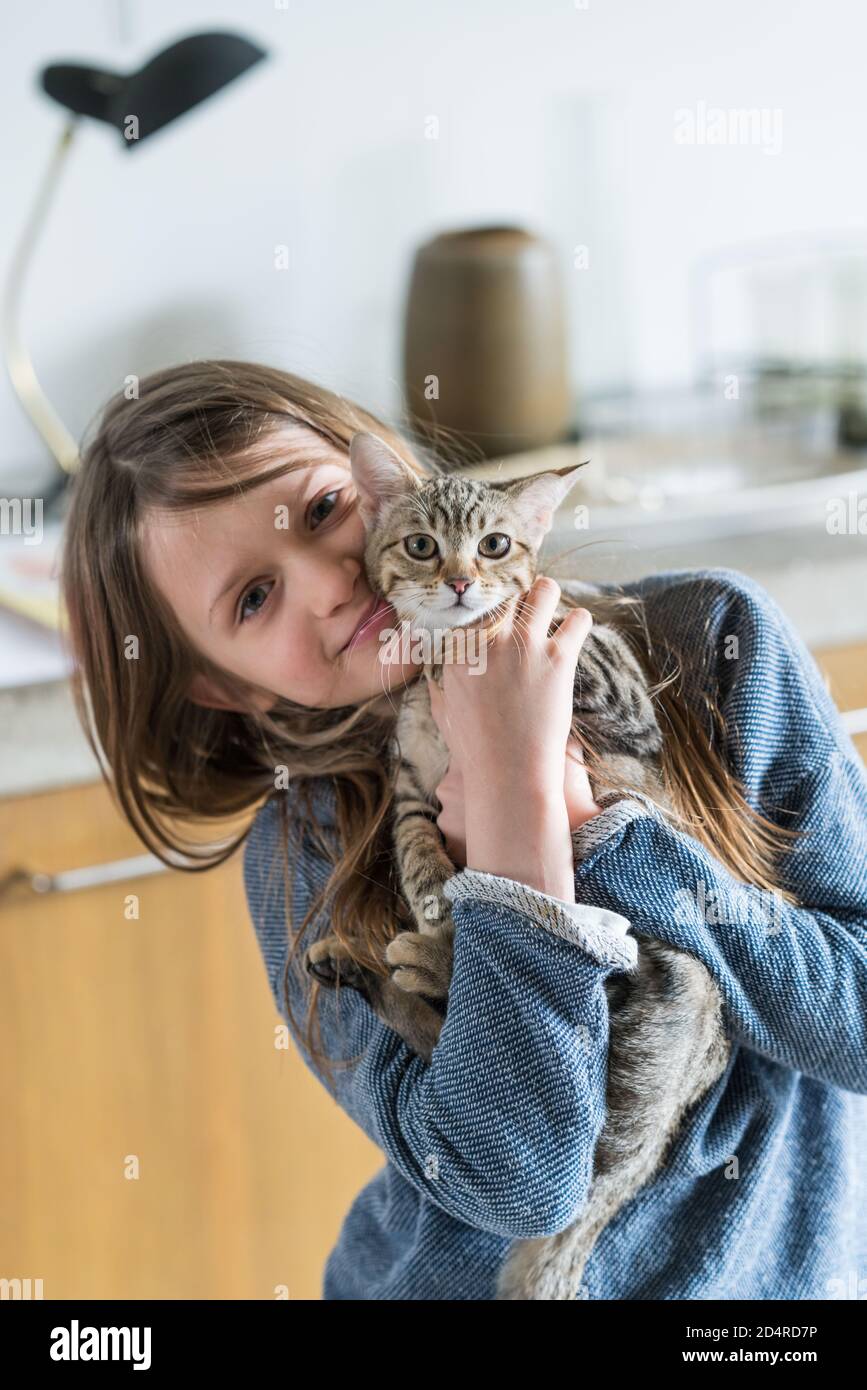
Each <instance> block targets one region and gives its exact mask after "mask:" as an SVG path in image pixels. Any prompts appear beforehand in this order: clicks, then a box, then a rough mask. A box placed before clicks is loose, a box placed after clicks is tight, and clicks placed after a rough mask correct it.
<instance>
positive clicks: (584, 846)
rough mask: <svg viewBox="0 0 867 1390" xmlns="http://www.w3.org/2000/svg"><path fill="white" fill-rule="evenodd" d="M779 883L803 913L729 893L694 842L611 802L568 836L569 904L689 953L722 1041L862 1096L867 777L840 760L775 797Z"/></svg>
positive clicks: (726, 875)
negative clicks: (571, 848)
mask: <svg viewBox="0 0 867 1390" xmlns="http://www.w3.org/2000/svg"><path fill="white" fill-rule="evenodd" d="M786 806H787V808H788V809H789V810H791V811H793V812H794V815H793V816H791V817H789V816H787V817H786V818H785V824H786V825H790V826H791V827H792V828H793V829H805V830H808V831H809V832H810V834H809V838H807V839H806V840H805V841H804V842H803V843H802V844H799V845H798V844H796V847H795V848H793V849H792V851H791V852H790V853H789V854H788V855H787V857H786V860H785V878H784V881H785V882H786V885H787V887H789V888H791V889H794V890H795V891H796V892H797V894H798V896H799V897H800V898H801V899H802V900H804V899H805V900H806V905H805V906H803V907H793V906H790V905H789V904H788V903H785V902H783V901H782V899H781V898H780V897H779V895H772V894H770V893H769V892H766V891H764V890H762V889H759V888H753V887H748V886H745V885H743V884H741V883H740V882H739V880H737V879H736V878H734V876H733V875H732V874H731V873H730V872H729V871H728V870H727V869H726V868H724V867H723V866H722V865H721V864H720V863H719V861H718V860H717V859H715V858H714V857H713V856H712V855H711V854H709V853H708V852H707V850H705V849H704V848H703V847H702V846H701V845H699V844H698V843H697V841H695V840H693V839H692V838H691V837H690V836H688V835H686V834H683V833H682V832H679V831H676V830H673V829H672V828H671V827H670V826H668V825H667V824H666V823H664V822H663V821H662V820H661V819H659V818H657V817H656V816H655V815H653V814H652V813H651V808H650V806H649V803H647V804H642V803H640V802H638V801H632V800H629V801H621V802H619V803H617V804H616V805H614V806H611V807H609V808H608V809H607V810H605V811H603V812H602V813H601V815H599V816H597V817H596V818H595V819H594V820H591V821H589V822H588V824H587V825H586V827H584V829H583V830H579V831H578V832H577V835H576V837H575V843H576V849H577V851H578V853H579V855H581V856H582V857H581V862H580V863H579V864H578V867H577V870H576V876H575V882H576V896H577V897H578V898H579V900H580V901H581V902H585V903H595V904H596V905H597V906H600V907H607V908H610V909H611V910H612V911H614V912H620V913H622V914H624V915H625V916H627V917H628V918H629V920H630V922H631V924H632V929H633V930H634V931H635V932H636V933H637V934H638V935H639V936H642V935H646V936H653V937H657V938H659V939H660V940H662V941H666V942H668V943H669V944H670V945H672V946H679V947H681V948H682V949H684V950H687V951H690V952H692V954H693V955H695V956H698V957H699V959H700V960H702V961H704V963H705V965H707V967H708V969H709V970H710V971H711V973H712V974H713V976H714V978H715V979H716V980H717V982H718V984H719V986H720V990H721V992H722V994H723V998H724V1000H725V1005H726V1014H727V1016H728V1020H729V1028H730V1031H731V1032H732V1034H733V1035H734V1036H736V1037H738V1038H739V1039H740V1040H741V1041H742V1042H744V1043H746V1044H747V1046H748V1047H752V1048H753V1049H755V1051H757V1052H761V1053H763V1054H764V1055H765V1056H767V1057H770V1058H772V1059H773V1060H774V1061H776V1062H780V1063H782V1064H783V1065H784V1066H787V1067H791V1068H793V1069H795V1070H797V1071H801V1072H804V1073H805V1075H807V1076H812V1077H816V1078H817V1079H819V1080H820V1081H826V1082H829V1083H831V1084H832V1085H835V1086H840V1087H842V1088H843V1089H844V1090H848V1091H857V1092H860V1093H862V1094H865V1093H867V778H865V774H864V769H863V767H862V766H861V765H860V763H859V762H858V761H857V758H856V757H855V756H848V755H847V752H846V750H845V749H844V748H841V749H839V750H837V751H836V752H834V753H832V754H829V755H827V756H826V757H825V758H824V760H823V761H822V763H821V764H820V765H818V766H816V767H815V768H813V769H811V770H809V771H807V772H805V773H803V775H801V776H800V777H799V778H798V780H797V781H796V783H795V785H794V786H793V787H792V789H791V792H790V794H789V795H788V796H787V798H786Z"/></svg>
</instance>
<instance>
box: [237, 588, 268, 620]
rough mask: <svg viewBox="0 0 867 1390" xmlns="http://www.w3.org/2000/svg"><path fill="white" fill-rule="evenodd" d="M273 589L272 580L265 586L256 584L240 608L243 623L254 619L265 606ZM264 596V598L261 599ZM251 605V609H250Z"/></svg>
mask: <svg viewBox="0 0 867 1390" xmlns="http://www.w3.org/2000/svg"><path fill="white" fill-rule="evenodd" d="M272 588H273V585H272V584H271V582H270V580H269V581H268V582H267V583H265V584H255V585H254V586H253V588H252V589H248V590H247V592H246V594H245V595H244V597H243V598H242V599H241V602H240V604H239V606H238V616H239V618H240V620H241V622H242V623H245V622H247V620H248V619H249V618H254V617H255V616H256V614H257V613H259V612H261V610H262V609H263V608H264V606H265V600H266V599H267V597H268V594H269V592H270V590H271V589H272ZM260 595H261V596H263V597H260ZM248 605H249V607H248Z"/></svg>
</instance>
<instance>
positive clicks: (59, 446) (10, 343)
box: [3, 116, 79, 473]
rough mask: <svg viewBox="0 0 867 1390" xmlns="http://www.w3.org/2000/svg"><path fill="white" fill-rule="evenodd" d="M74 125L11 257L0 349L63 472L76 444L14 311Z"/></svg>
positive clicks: (70, 466)
mask: <svg viewBox="0 0 867 1390" xmlns="http://www.w3.org/2000/svg"><path fill="white" fill-rule="evenodd" d="M77 123H78V118H77V117H76V116H73V118H72V119H71V120H70V121H69V122H68V123H67V125H66V126H65V127H64V130H63V133H62V134H61V136H60V139H59V141H58V142H57V145H56V146H55V149H54V152H53V154H52V156H51V162H50V163H49V166H48V168H47V170H46V172H45V175H44V177H43V180H42V183H41V185H40V187H39V191H38V193H37V195H36V201H35V203H34V204H33V208H32V210H31V212H30V216H29V218H28V219H27V223H26V225H25V227H24V231H23V233H22V235H21V240H20V241H19V243H18V246H17V247H16V250H15V253H14V255H13V257H12V264H11V266H10V269H9V274H8V276H7V279H6V287H5V291H4V295H3V353H4V356H5V358H6V368H7V371H8V372H9V378H10V380H11V382H12V385H13V387H14V388H15V392H16V394H17V395H18V398H19V400H20V401H21V404H22V405H23V406H24V409H25V410H26V411H27V414H28V415H29V416H30V419H31V420H32V421H33V423H34V425H35V426H36V428H37V429H38V431H39V433H40V434H41V435H42V438H43V439H44V440H45V443H46V444H47V445H48V448H49V449H50V450H51V452H52V454H53V455H54V458H55V459H56V460H57V462H58V464H59V465H60V467H61V468H62V469H63V471H64V473H74V472H75V471H76V469H77V468H78V464H79V451H78V445H77V444H76V442H75V440H74V439H73V437H72V435H71V434H70V432H69V430H68V429H67V428H66V426H65V425H64V423H63V421H62V420H61V419H60V416H59V415H58V414H57V412H56V411H55V409H54V407H53V406H52V404H51V402H50V401H49V400H48V397H47V396H46V395H45V392H44V391H43V389H42V387H41V386H40V385H39V380H38V378H37V376H36V372H35V370H34V367H33V362H32V360H31V357H30V353H29V352H28V351H27V348H26V347H25V346H24V343H23V341H22V338H21V334H20V332H19V328H18V315H19V308H20V304H21V295H22V290H23V286H24V280H25V276H26V274H27V270H28V266H29V263H30V260H31V258H32V255H33V249H34V247H35V245H36V242H37V240H38V237H39V234H40V232H41V230H42V227H43V226H44V224H45V220H46V217H47V214H48V210H49V208H50V206H51V200H52V198H53V196H54V193H55V191H56V188H57V185H58V183H59V178H60V173H61V169H62V167H63V163H64V160H65V159H66V156H67V154H68V152H69V146H70V144H71V143H72V137H73V134H74V132H75V127H76V125H77Z"/></svg>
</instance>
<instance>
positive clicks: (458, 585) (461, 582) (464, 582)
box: [446, 579, 474, 594]
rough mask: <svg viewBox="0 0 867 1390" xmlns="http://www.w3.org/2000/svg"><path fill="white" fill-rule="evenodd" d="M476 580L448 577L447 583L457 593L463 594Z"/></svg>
mask: <svg viewBox="0 0 867 1390" xmlns="http://www.w3.org/2000/svg"><path fill="white" fill-rule="evenodd" d="M473 582H474V581H473V580H472V579H447V580H446V583H447V584H448V586H449V588H450V589H454V591H455V593H456V594H462V593H463V592H464V590H465V589H468V588H469V587H470V585H471V584H472V583H473Z"/></svg>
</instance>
